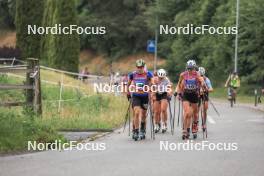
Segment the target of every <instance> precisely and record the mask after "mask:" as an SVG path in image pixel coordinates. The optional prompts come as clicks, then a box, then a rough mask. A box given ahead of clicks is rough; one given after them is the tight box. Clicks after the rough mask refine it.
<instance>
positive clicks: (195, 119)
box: [191, 103, 199, 134]
mask: <svg viewBox="0 0 264 176" xmlns="http://www.w3.org/2000/svg"><path fill="white" fill-rule="evenodd" d="M191 106H192V110H193V115H192V116H193V125H192V133H193V134H196V133H197V132H198V117H199V116H198V113H199V111H198V103H192V104H191Z"/></svg>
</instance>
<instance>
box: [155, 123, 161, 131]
mask: <svg viewBox="0 0 264 176" xmlns="http://www.w3.org/2000/svg"><path fill="white" fill-rule="evenodd" d="M159 131H160V123H158V124H155V128H154V132H155V133H158V132H159Z"/></svg>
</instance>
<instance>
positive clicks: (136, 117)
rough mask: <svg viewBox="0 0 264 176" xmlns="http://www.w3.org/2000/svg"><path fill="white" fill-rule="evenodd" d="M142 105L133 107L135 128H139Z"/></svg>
mask: <svg viewBox="0 0 264 176" xmlns="http://www.w3.org/2000/svg"><path fill="white" fill-rule="evenodd" d="M141 111H142V110H141V107H140V106H135V107H134V108H133V122H134V128H135V129H139V118H140V115H141Z"/></svg>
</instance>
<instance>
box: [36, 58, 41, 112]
mask: <svg viewBox="0 0 264 176" xmlns="http://www.w3.org/2000/svg"><path fill="white" fill-rule="evenodd" d="M34 71H35V73H36V75H35V77H34V110H35V112H36V113H37V114H38V115H41V114H42V101H41V80H40V67H39V60H36V65H35V69H34Z"/></svg>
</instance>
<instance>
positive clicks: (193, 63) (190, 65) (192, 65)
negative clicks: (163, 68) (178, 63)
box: [186, 60, 196, 69]
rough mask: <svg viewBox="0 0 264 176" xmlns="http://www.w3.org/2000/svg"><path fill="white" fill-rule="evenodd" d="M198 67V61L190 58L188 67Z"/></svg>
mask: <svg viewBox="0 0 264 176" xmlns="http://www.w3.org/2000/svg"><path fill="white" fill-rule="evenodd" d="M195 67H196V62H195V60H188V61H187V63H186V68H187V69H188V68H195Z"/></svg>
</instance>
